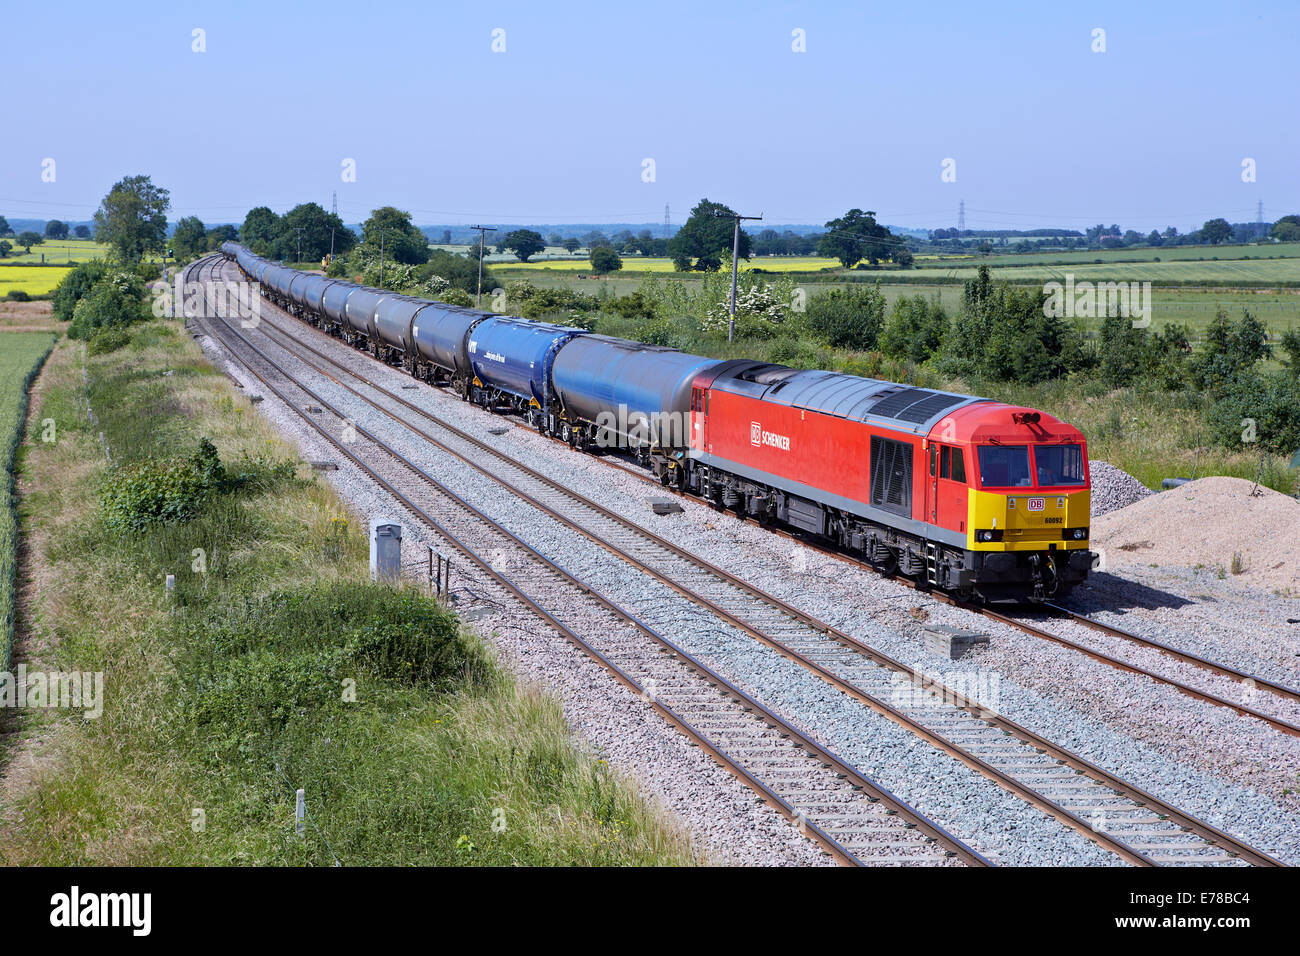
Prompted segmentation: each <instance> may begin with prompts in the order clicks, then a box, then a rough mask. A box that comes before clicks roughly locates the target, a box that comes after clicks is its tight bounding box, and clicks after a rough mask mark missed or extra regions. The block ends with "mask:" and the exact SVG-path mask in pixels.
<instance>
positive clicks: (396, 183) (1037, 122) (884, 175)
mask: <svg viewBox="0 0 1300 956" xmlns="http://www.w3.org/2000/svg"><path fill="white" fill-rule="evenodd" d="M4 24H5V35H4V37H3V42H2V43H0V47H2V48H3V50H4V54H5V59H6V69H5V74H6V76H7V77H8V78H9V90H8V92H7V94H6V96H5V114H6V115H5V121H4V132H3V137H4V140H3V143H2V144H0V214H3V215H6V216H8V217H9V218H15V217H22V218H27V217H31V218H64V219H84V218H88V217H89V215H90V214H91V212H92V211H93V209H94V207H95V206H96V205H97V203H98V200H99V198H100V197H101V196H102V195H103V194H104V192H105V191H106V190H107V189H108V187H109V186H110V185H111V184H112V183H113V182H114V181H115V180H117V179H118V178H120V177H121V176H123V175H128V174H134V173H148V174H149V175H151V176H152V177H153V178H154V181H155V182H157V183H158V184H160V185H163V186H166V187H167V188H169V189H170V190H171V191H172V201H173V205H174V212H173V215H172V218H173V220H174V219H176V218H178V217H179V216H181V215H186V214H196V215H198V216H200V217H201V218H202V219H203V220H204V221H205V222H209V223H211V222H219V221H224V220H231V221H240V220H242V218H243V215H244V213H245V212H246V211H247V210H248V208H249V207H251V206H253V205H260V204H267V205H270V206H272V207H273V208H275V209H277V210H280V211H283V210H284V209H287V208H288V207H290V206H292V205H294V204H296V203H298V202H305V201H313V200H314V201H316V202H319V203H321V204H322V205H325V206H326V207H328V205H329V202H330V196H331V193H332V192H335V191H337V193H338V203H339V211H340V213H341V214H342V215H343V217H344V219H345V220H346V221H348V222H354V221H359V220H360V219H362V218H364V216H365V215H366V213H367V212H368V211H369V210H370V209H371V208H373V207H374V206H376V205H381V204H393V205H397V206H400V207H402V208H405V209H409V210H411V211H412V213H413V215H414V216H415V219H416V221H417V222H421V223H433V222H464V223H468V222H477V221H488V222H495V221H501V222H506V221H509V222H615V221H620V222H622V221H627V222H639V221H651V222H657V221H661V220H662V218H663V210H664V204H665V203H668V204H670V205H671V207H672V215H673V220H674V222H678V223H680V222H681V221H682V219H683V218H684V216H685V214H686V213H687V211H688V210H689V207H690V206H691V205H693V204H694V203H695V202H696V201H698V200H699V199H700V198H701V197H702V196H707V197H709V198H710V199H713V200H715V201H721V202H726V203H728V204H729V205H731V206H733V207H734V208H737V209H739V210H740V211H742V212H745V213H752V214H758V213H762V214H764V215H765V217H766V219H767V220H768V221H769V222H774V223H781V222H822V221H824V220H826V219H827V218H830V217H832V216H837V215H840V214H842V213H843V212H844V211H845V210H846V209H848V208H850V207H853V206H858V207H861V208H867V209H874V210H876V211H877V212H878V213H879V214H880V215H881V217H882V218H883V219H884V220H885V221H887V222H891V223H896V224H899V225H905V226H944V225H955V220H956V210H957V205H958V202H959V200H963V199H964V200H965V203H966V210H967V212H966V224H967V226H968V227H970V228H1032V227H1036V226H1047V225H1063V226H1073V227H1077V228H1083V227H1086V226H1087V225H1091V224H1092V223H1095V222H1099V221H1104V222H1106V223H1107V224H1109V223H1111V222H1118V223H1119V224H1120V225H1121V226H1123V227H1125V228H1139V229H1142V230H1143V231H1146V230H1149V229H1150V228H1152V227H1163V226H1165V225H1171V224H1172V225H1175V226H1178V227H1179V228H1180V229H1186V228H1191V227H1193V226H1196V225H1199V224H1200V223H1201V222H1202V221H1204V220H1205V219H1207V218H1210V217H1213V216H1219V215H1222V216H1225V217H1227V218H1228V219H1230V220H1234V221H1244V220H1252V219H1254V218H1255V205H1256V202H1257V201H1260V200H1262V201H1263V203H1264V211H1265V217H1266V218H1268V219H1276V218H1277V217H1278V216H1280V215H1282V214H1284V213H1292V212H1300V177H1298V176H1297V172H1300V124H1298V123H1297V119H1298V118H1300V111H1298V110H1297V94H1296V90H1297V82H1296V79H1295V65H1296V60H1295V57H1296V50H1297V48H1298V47H1300V43H1298V41H1300V5H1298V4H1295V3H1266V2H1254V3H1250V4H1223V3H1209V2H1205V3H1202V2H1182V3H1140V2H1139V3H1133V2H1126V3H1113V4H1108V3H1089V4H1062V3H1048V2H1044V3H1040V4H1011V3H1005V4H1000V3H992V4H984V3H980V4H976V3H951V4H949V3H920V4H898V3H891V4H884V3H838V2H836V3H831V2H827V3H809V4H779V3H709V2H696V3H672V2H658V0H656V2H653V3H609V2H606V3H599V4H584V3H571V2H565V3H557V2H553V0H547V2H540V3H539V2H533V3H484V2H479V3H436V2H422V3H384V2H379V0H375V2H370V3H356V2H347V3H338V2H333V0H314V2H304V3H300V4H287V3H283V4H282V3H274V2H270V0H265V2H260V3H248V2H240V0H235V2H222V3H220V4H211V3H203V4H192V5H187V4H178V3H171V4H158V5H138V7H137V8H136V10H127V9H124V8H123V6H122V5H118V4H111V3H81V2H77V3H62V2H58V0H48V2H26V3H15V4H10V5H9V6H8V8H7V9H6V12H5V15H4ZM1096 28H1101V29H1104V30H1105V46H1106V49H1105V52H1104V53H1096V52H1093V49H1092V47H1093V45H1094V39H1093V31H1094V29H1096ZM195 29H202V30H203V31H205V39H206V47H207V49H206V52H203V53H195V52H193V51H192V45H193V43H194V40H193V34H192V31H194V30H195ZM496 29H501V30H504V31H505V35H504V40H505V50H504V52H494V51H493V49H492V45H493V30H496ZM795 30H802V31H804V36H805V38H806V39H805V44H806V52H803V53H796V52H794V51H793V49H792V44H794V42H795V39H794V37H793V31H795ZM47 158H49V159H53V160H54V161H55V164H56V165H55V180H54V182H43V181H42V168H43V167H42V162H43V160H45V159H47ZM1246 158H1250V159H1253V160H1254V161H1255V164H1256V181H1255V182H1253V183H1245V182H1243V181H1242V161H1243V160H1244V159H1246ZM345 159H352V160H355V163H356V181H355V182H344V181H342V179H341V174H342V172H343V167H342V164H343V161H344V160H345ZM646 159H652V160H653V161H654V174H655V175H654V181H653V182H645V181H643V162H644V160H646ZM945 159H953V160H955V163H956V182H943V181H942V179H941V173H942V170H943V166H942V164H943V161H944V160H945Z"/></svg>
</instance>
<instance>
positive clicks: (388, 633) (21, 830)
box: [0, 322, 694, 865]
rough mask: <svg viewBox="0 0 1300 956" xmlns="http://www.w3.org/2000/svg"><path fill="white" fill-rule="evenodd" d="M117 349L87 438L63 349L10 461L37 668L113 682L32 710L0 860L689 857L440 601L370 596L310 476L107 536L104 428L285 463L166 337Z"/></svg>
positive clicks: (148, 337) (169, 454) (342, 525)
mask: <svg viewBox="0 0 1300 956" xmlns="http://www.w3.org/2000/svg"><path fill="white" fill-rule="evenodd" d="M131 334H132V341H131V343H130V344H129V345H127V346H126V347H124V348H122V349H120V350H118V351H115V352H113V353H111V354H108V355H104V356H92V357H90V358H89V359H88V360H87V363H88V364H87V368H88V378H89V387H88V389H86V390H85V393H86V394H88V396H89V398H90V401H91V404H92V406H93V407H94V408H95V410H96V412H97V414H98V422H97V423H96V424H94V425H91V424H90V423H89V422H88V421H87V420H86V418H85V417H84V411H83V409H84V405H83V404H82V395H83V389H82V385H81V349H80V346H79V345H77V344H75V343H65V345H63V346H60V347H59V348H58V349H56V351H55V353H54V357H53V358H52V359H51V360H50V365H49V371H48V373H47V377H48V380H47V387H46V388H44V389H43V396H42V405H41V409H40V412H39V414H40V416H42V417H45V416H49V417H53V418H55V419H56V421H57V423H58V426H59V429H60V440H59V441H58V442H57V443H54V444H52V445H46V444H37V445H35V446H34V447H33V448H32V449H31V451H30V453H29V454H28V455H27V456H26V457H25V459H24V461H23V471H24V478H25V485H26V487H28V488H30V489H31V490H30V493H29V494H28V495H27V496H26V497H25V498H24V501H23V506H22V517H23V523H24V532H25V534H27V535H28V537H29V540H30V541H31V542H32V554H33V560H32V572H31V573H32V575H33V577H34V579H35V581H34V583H35V587H34V593H35V594H36V600H35V607H34V619H33V632H34V637H33V647H34V648H36V649H38V650H37V653H36V656H35V659H34V660H33V661H32V665H35V664H40V665H43V666H45V667H47V668H53V667H56V666H59V667H63V668H64V669H68V670H81V671H102V672H103V673H104V675H105V680H106V689H105V700H104V711H103V715H102V716H101V717H100V718H99V719H97V720H88V719H82V718H81V717H80V716H79V715H77V714H72V715H66V714H58V713H53V712H38V713H31V712H29V718H28V720H27V721H25V722H24V727H25V728H31V733H33V734H34V735H35V737H36V739H35V740H31V741H29V744H28V746H32V747H40V748H41V758H40V759H39V760H38V761H35V762H36V763H37V764H38V766H39V768H40V769H39V770H38V771H36V772H35V773H34V774H33V776H32V779H31V780H30V781H28V783H27V785H26V786H25V787H23V788H21V789H20V790H18V791H17V792H16V793H14V794H12V795H11V796H10V797H9V801H8V802H6V803H4V804H3V805H0V862H5V863H30V864H46V865H49V864H54V865H64V864H95V865H104V864H140V865H194V864H260V865H330V864H332V863H333V862H334V861H335V860H336V859H337V860H339V861H341V862H342V863H344V864H348V865H377V864H426V865H427V864H438V865H442V864H458V863H459V864H484V863H485V864H500V865H509V864H570V863H575V864H586V865H593V864H600V865H604V864H661V863H667V864H673V863H689V862H693V860H694V857H693V855H692V854H691V852H690V850H689V847H688V844H687V841H686V839H685V837H684V836H683V835H682V834H681V832H680V831H679V830H678V829H677V828H676V826H675V825H674V824H673V823H671V822H670V821H667V820H666V819H665V818H663V817H662V816H661V815H660V814H659V812H658V811H657V810H656V809H655V808H654V807H653V806H652V805H651V804H649V803H648V802H647V801H646V800H644V799H643V798H642V797H640V796H639V795H638V793H637V791H636V790H635V789H634V788H633V787H632V786H631V785H630V784H629V783H628V782H627V781H626V780H625V779H624V778H622V777H620V776H618V775H617V774H614V773H613V772H611V770H610V768H609V767H607V766H606V765H604V764H603V763H602V762H600V761H597V760H595V759H593V758H591V757H589V756H587V755H584V754H583V753H581V752H580V751H579V749H578V748H577V747H576V746H575V745H574V743H573V741H572V740H571V738H570V735H569V731H568V728H567V726H566V723H565V721H564V718H563V715H562V712H561V710H560V707H559V705H558V703H557V702H556V701H555V700H554V699H553V698H551V697H549V696H547V695H545V694H543V693H541V692H540V691H538V690H537V689H535V688H531V687H528V686H523V685H520V684H518V683H517V682H516V681H515V680H514V679H513V677H512V676H511V675H510V674H509V673H508V672H507V671H506V670H505V669H504V668H502V667H501V666H500V665H499V664H498V663H497V662H496V661H495V660H494V658H493V655H492V654H491V653H490V652H489V650H488V648H487V646H486V645H485V644H484V643H483V642H482V641H481V640H480V639H479V638H478V637H477V636H475V635H473V634H472V633H470V632H469V631H466V630H464V629H462V628H461V626H460V624H459V622H458V621H457V620H456V618H455V617H454V616H453V615H451V614H449V613H448V612H447V611H446V610H445V609H443V608H442V607H441V606H440V605H438V604H436V603H435V602H433V601H431V600H430V599H428V598H427V597H425V596H423V595H422V594H419V593H416V592H414V591H410V590H395V589H390V588H386V587H383V586H380V585H375V584H372V583H370V581H369V580H368V570H367V548H366V542H365V530H364V527H358V526H357V523H356V522H354V521H351V520H349V519H348V517H347V514H346V512H345V511H344V509H343V507H342V505H341V503H340V501H339V500H338V499H337V498H336V497H335V495H334V494H333V492H332V491H331V490H330V489H329V488H328V487H327V486H326V485H324V484H323V483H322V482H320V481H319V480H318V479H317V478H315V477H314V476H313V473H312V472H311V471H310V470H309V469H307V468H305V467H302V466H300V467H299V468H298V469H297V473H296V474H294V475H292V476H289V477H286V476H284V475H279V476H278V477H276V476H274V475H271V476H270V477H268V478H267V479H266V480H264V481H260V482H257V483H254V484H253V485H252V486H251V487H244V488H243V489H241V490H231V491H223V492H221V493H219V494H217V495H215V497H212V498H211V499H209V500H206V501H205V502H204V503H203V504H202V506H201V507H200V509H199V511H198V513H197V516H196V517H194V518H193V519H192V520H190V521H188V522H185V523H179V524H165V525H155V526H154V527H153V529H152V530H151V532H150V533H148V534H146V535H140V536H120V535H117V534H114V533H112V532H111V531H110V530H109V529H108V528H107V527H106V526H105V523H104V521H103V520H102V516H101V513H100V511H99V506H98V501H99V492H100V488H101V485H102V483H103V482H104V480H105V478H106V475H107V473H108V469H107V466H106V464H105V459H104V454H103V452H102V451H101V449H100V446H99V442H98V432H99V431H100V430H102V431H103V432H104V437H105V440H106V441H107V443H108V447H109V449H110V451H111V453H112V456H113V460H114V462H116V463H119V464H130V463H132V462H140V461H146V460H157V459H168V458H175V457H177V456H184V455H188V454H190V453H191V452H192V451H193V449H194V447H195V445H196V443H197V442H198V440H199V438H200V437H201V436H205V435H206V436H210V437H211V439H212V440H213V442H214V443H215V444H216V446H217V448H218V449H219V451H220V453H221V457H222V460H223V461H224V462H225V463H226V464H227V466H228V467H232V466H233V465H234V464H235V463H237V462H238V461H239V460H240V458H241V456H243V455H245V454H247V455H250V456H254V457H259V458H263V459H266V460H282V459H285V458H286V457H288V456H290V454H291V452H290V449H289V448H288V446H286V445H284V444H283V443H282V442H281V441H280V440H279V439H278V437H277V436H276V435H275V434H274V432H273V430H272V429H271V427H270V426H269V425H268V424H267V423H266V422H265V420H264V419H262V418H261V417H260V416H258V415H257V414H256V412H255V411H254V410H253V406H252V405H250V404H249V403H248V402H247V400H246V399H244V398H243V397H242V396H238V397H237V396H235V395H234V394H233V393H232V390H231V388H230V386H229V384H228V383H227V382H226V380H225V379H224V378H223V377H222V376H221V375H220V374H219V373H218V372H217V371H216V370H215V369H213V368H212V367H211V366H210V365H209V364H208V363H207V362H206V361H205V360H204V359H203V358H202V356H201V353H200V352H199V350H198V348H197V346H195V345H194V344H193V343H192V342H191V341H190V340H189V339H188V338H187V337H185V336H184V335H182V334H180V333H179V332H178V330H177V326H176V325H174V324H172V323H169V322H150V323H148V324H145V325H141V326H136V327H134V328H133V329H132V333H131ZM196 555H201V556H202V562H201V563H200V564H198V565H196V561H198V560H199V559H198V558H196ZM169 573H170V574H174V575H175V578H176V588H175V591H174V594H173V597H172V598H171V599H170V600H169V599H168V598H166V596H165V594H164V590H163V581H164V578H165V576H166V575H167V574H169ZM29 666H31V665H29ZM352 682H355V683H352ZM353 691H354V693H353ZM299 787H301V788H303V789H304V790H305V791H306V799H307V807H308V813H309V817H310V819H311V821H312V826H310V827H308V828H307V833H306V835H305V838H303V839H299V838H297V837H296V836H295V834H294V828H293V808H294V791H295V790H296V789H297V788H299ZM5 793H6V791H5V790H4V789H0V801H3V799H4V794H5ZM498 811H500V812H498ZM33 834H39V835H40V839H31V838H30V836H31V835H33ZM24 835H26V836H24Z"/></svg>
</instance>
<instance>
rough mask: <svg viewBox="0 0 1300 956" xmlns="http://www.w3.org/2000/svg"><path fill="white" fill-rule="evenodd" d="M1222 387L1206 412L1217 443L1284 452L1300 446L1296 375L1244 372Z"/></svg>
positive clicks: (1299, 398) (1299, 391) (1299, 393)
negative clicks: (1221, 391) (1218, 395)
mask: <svg viewBox="0 0 1300 956" xmlns="http://www.w3.org/2000/svg"><path fill="white" fill-rule="evenodd" d="M1222 389H1223V393H1222V397H1221V398H1219V399H1218V401H1216V402H1215V403H1214V404H1213V405H1212V406H1211V407H1210V409H1209V411H1208V413H1207V414H1206V419H1207V421H1208V423H1209V425H1210V428H1211V431H1212V434H1213V435H1214V440H1215V442H1216V444H1219V445H1221V446H1223V447H1224V448H1231V449H1242V448H1245V449H1247V450H1249V449H1250V448H1251V447H1254V448H1259V449H1261V450H1267V451H1271V452H1276V453H1278V454H1283V455H1290V454H1292V453H1293V452H1295V451H1296V450H1297V449H1300V382H1298V381H1297V380H1296V379H1295V377H1294V376H1291V375H1288V374H1286V373H1285V372H1268V373H1265V374H1263V375H1259V374H1256V373H1254V372H1249V371H1247V372H1241V373H1239V374H1238V375H1237V376H1236V377H1235V378H1234V379H1232V381H1231V382H1229V383H1227V384H1225V385H1223V386H1222ZM1252 438H1253V442H1252V441H1250V439H1252Z"/></svg>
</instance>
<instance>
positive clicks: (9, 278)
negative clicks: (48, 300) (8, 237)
mask: <svg viewBox="0 0 1300 956" xmlns="http://www.w3.org/2000/svg"><path fill="white" fill-rule="evenodd" d="M6 261H7V260H6ZM71 271H72V267H71V266H58V267H56V266H13V265H5V263H4V262H0V299H3V298H4V297H5V296H7V295H8V294H9V293H10V292H13V291H18V292H26V293H27V294H28V295H48V294H49V293H51V292H53V291H54V287H55V286H57V285H58V284H59V283H60V282H62V281H63V277H64V276H65V275H67V274H68V273H69V272H71Z"/></svg>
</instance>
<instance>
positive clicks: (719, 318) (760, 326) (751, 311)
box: [700, 282, 789, 339]
mask: <svg viewBox="0 0 1300 956" xmlns="http://www.w3.org/2000/svg"><path fill="white" fill-rule="evenodd" d="M730 306H731V298H730V296H728V297H727V298H726V299H724V300H723V301H721V302H719V303H717V304H716V305H715V306H713V308H711V309H709V311H708V313H707V314H706V315H705V317H704V320H703V321H702V322H701V323H700V327H701V328H702V329H704V331H706V332H716V333H726V332H727V329H728V327H729V325H730V323H731V309H730ZM788 312H789V303H788V302H787V301H786V300H785V299H782V298H781V297H780V296H779V295H778V294H777V292H776V291H775V290H774V289H772V288H771V287H770V286H768V285H767V284H766V283H763V282H758V283H756V284H754V285H752V286H750V287H749V288H747V289H737V290H736V335H738V336H743V337H745V338H752V339H771V338H775V337H776V336H778V335H780V334H781V332H782V330H783V327H784V325H785V320H786V318H787V316H788Z"/></svg>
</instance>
